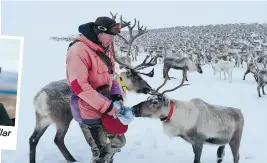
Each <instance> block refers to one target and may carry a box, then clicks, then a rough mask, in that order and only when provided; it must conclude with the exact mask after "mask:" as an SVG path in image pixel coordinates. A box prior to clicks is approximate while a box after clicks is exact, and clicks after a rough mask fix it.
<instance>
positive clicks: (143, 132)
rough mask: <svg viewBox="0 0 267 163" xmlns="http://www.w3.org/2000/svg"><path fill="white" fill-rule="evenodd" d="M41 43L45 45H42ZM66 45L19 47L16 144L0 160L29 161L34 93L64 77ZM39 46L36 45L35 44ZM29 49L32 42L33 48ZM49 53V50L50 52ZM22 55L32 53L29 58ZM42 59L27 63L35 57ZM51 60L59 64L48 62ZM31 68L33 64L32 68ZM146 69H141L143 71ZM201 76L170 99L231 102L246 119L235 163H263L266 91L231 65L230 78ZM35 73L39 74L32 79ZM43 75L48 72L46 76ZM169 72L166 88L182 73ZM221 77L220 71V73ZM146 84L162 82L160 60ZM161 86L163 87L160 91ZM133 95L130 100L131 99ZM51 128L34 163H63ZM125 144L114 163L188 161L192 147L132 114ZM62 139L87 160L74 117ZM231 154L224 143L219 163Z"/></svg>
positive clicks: (212, 156) (208, 161) (207, 154)
mask: <svg viewBox="0 0 267 163" xmlns="http://www.w3.org/2000/svg"><path fill="white" fill-rule="evenodd" d="M43 45H47V46H45V47H46V48H44V46H43ZM67 45H68V43H58V42H52V41H47V44H46V43H43V44H42V45H40V44H39V45H38V44H37V43H36V45H35V48H32V49H27V48H25V51H24V54H25V56H24V59H23V71H22V87H21V94H22V96H21V100H20V101H21V103H20V110H19V122H18V123H19V124H18V141H17V142H18V143H17V150H16V151H2V163H17V162H21V163H25V162H29V137H30V135H31V134H32V132H33V128H34V125H35V115H34V110H35V109H34V107H33V97H34V95H35V93H36V92H37V91H38V90H39V89H41V87H42V86H44V85H46V84H47V83H49V82H51V81H53V80H60V79H63V78H64V77H65V54H66V49H67ZM38 46H39V47H38ZM32 47H33V46H32ZM38 48H42V50H41V51H39V52H38V53H39V54H38V56H37V55H36V56H35V57H34V55H33V53H35V52H36V51H35V50H36V49H38ZM52 52H53V53H52ZM27 53H32V55H31V57H30V56H29V55H27ZM37 58H38V59H39V60H41V61H42V62H32V60H34V59H37ZM51 62H55V63H58V64H55V63H54V64H51ZM34 67H37V68H38V71H37V69H35V68H34ZM149 70H151V68H147V69H146V70H143V71H145V72H148V71H149ZM203 71H204V73H203V74H198V73H197V72H194V73H188V80H189V82H188V83H190V86H185V87H182V88H180V89H179V90H176V91H175V92H170V93H168V96H170V97H171V98H175V99H179V100H189V99H191V98H201V99H203V100H205V101H206V102H209V103H212V104H218V105H226V106H233V107H237V108H240V109H242V112H243V114H244V117H245V128H244V133H243V139H242V143H241V148H240V163H264V162H267V157H266V156H265V153H266V152H265V150H266V149H265V147H266V146H267V140H266V134H267V125H266V124H267V118H266V116H267V95H266V96H263V97H262V98H259V97H258V95H257V90H256V82H255V81H254V79H253V76H252V75H251V74H248V75H247V78H246V80H245V81H243V80H242V78H243V74H244V72H245V68H235V69H234V72H233V82H232V83H229V82H228V80H220V79H219V75H217V76H213V72H212V69H211V66H210V65H205V66H204V67H203ZM37 73H41V75H38V78H36V77H35V75H36V74H37ZM46 73H50V74H49V75H46ZM170 75H171V76H175V77H177V79H173V80H171V81H169V82H168V83H167V84H166V86H165V87H164V88H165V89H166V88H172V87H174V86H176V85H177V84H179V83H180V79H181V77H182V76H181V75H182V73H181V71H177V70H171V71H170ZM222 77H223V75H222ZM144 78H145V79H146V80H147V81H148V83H149V84H150V85H151V86H153V87H156V86H158V85H160V84H161V83H162V82H163V78H162V64H158V65H156V66H155V77H153V78H149V77H146V76H144ZM164 88H163V89H164ZM146 97H147V95H136V94H134V93H129V95H128V98H127V99H126V101H125V105H126V106H132V105H134V104H136V103H139V102H140V101H142V100H144V99H145V98H146ZM133 99H134V100H133ZM55 132H56V130H55V127H54V126H50V127H49V128H48V129H47V131H46V132H45V133H44V135H43V137H42V138H41V139H40V141H39V144H38V146H37V155H36V160H37V163H50V162H51V163H55V162H60V163H63V162H66V161H65V159H64V157H63V156H62V154H61V153H60V151H59V149H58V148H57V146H56V145H55V144H54V136H55ZM126 139H127V144H126V146H125V147H124V148H123V149H122V151H121V152H120V153H118V154H116V156H115V162H116V163H137V162H138V163H148V162H154V163H162V162H166V163H177V162H181V163H192V162H193V157H194V154H193V150H192V147H191V145H190V144H188V143H186V142H185V141H184V140H183V139H181V138H172V139H170V138H169V137H167V136H166V135H164V134H163V130H162V125H161V122H160V121H159V120H152V119H144V118H135V119H134V121H133V122H132V123H131V124H130V126H129V130H128V132H127V133H126ZM65 143H66V146H67V148H68V149H69V151H70V153H71V154H72V155H73V156H74V157H75V158H76V159H77V160H78V161H79V162H83V163H88V162H89V160H90V158H91V151H90V148H89V146H88V145H87V143H86V141H85V139H84V137H83V134H82V132H81V130H80V128H79V126H78V124H77V123H76V122H75V121H74V120H73V121H72V122H71V125H70V128H69V130H68V133H67V135H66V137H65ZM216 151H217V146H211V145H205V146H204V148H203V153H202V158H201V161H202V162H203V163H214V162H216ZM232 162H233V161H232V153H231V150H230V148H229V146H227V148H226V155H225V158H224V161H223V163H232Z"/></svg>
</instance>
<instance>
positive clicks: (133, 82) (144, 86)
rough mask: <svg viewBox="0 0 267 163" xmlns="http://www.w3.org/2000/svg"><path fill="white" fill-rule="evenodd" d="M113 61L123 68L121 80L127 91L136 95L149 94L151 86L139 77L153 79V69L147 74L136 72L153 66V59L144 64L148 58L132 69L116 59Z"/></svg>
mask: <svg viewBox="0 0 267 163" xmlns="http://www.w3.org/2000/svg"><path fill="white" fill-rule="evenodd" d="M114 58H115V61H116V62H117V63H119V64H120V65H121V66H123V67H124V68H125V70H126V71H124V72H121V78H122V80H123V81H124V83H125V86H126V87H127V88H128V90H129V91H134V92H136V93H144V94H147V93H149V92H150V91H151V90H152V88H151V86H150V85H149V84H148V83H147V82H146V81H145V80H144V79H143V78H142V77H141V75H140V74H143V75H146V76H149V77H153V76H154V68H153V69H152V70H151V71H150V72H149V73H142V72H140V71H138V70H141V69H144V68H147V67H150V66H154V65H155V63H152V61H153V60H155V58H152V59H151V60H150V61H149V62H148V63H146V61H147V59H148V58H149V56H147V57H146V59H145V60H144V61H143V62H142V63H141V64H139V65H137V66H135V67H134V68H132V67H130V66H129V65H127V64H125V63H122V62H121V61H119V60H118V59H117V58H116V57H114Z"/></svg>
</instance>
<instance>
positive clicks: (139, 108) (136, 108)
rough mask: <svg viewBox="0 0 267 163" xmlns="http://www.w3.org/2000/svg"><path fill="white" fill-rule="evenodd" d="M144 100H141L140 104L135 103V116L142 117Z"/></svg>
mask: <svg viewBox="0 0 267 163" xmlns="http://www.w3.org/2000/svg"><path fill="white" fill-rule="evenodd" d="M143 103H144V102H141V103H139V104H136V105H134V106H133V107H132V108H133V110H132V111H133V115H134V116H135V117H141V108H142V105H143Z"/></svg>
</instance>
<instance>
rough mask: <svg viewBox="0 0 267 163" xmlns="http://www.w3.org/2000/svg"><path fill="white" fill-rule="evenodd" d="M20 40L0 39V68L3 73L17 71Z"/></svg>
mask: <svg viewBox="0 0 267 163" xmlns="http://www.w3.org/2000/svg"><path fill="white" fill-rule="evenodd" d="M19 57H20V40H14V39H4V38H0V67H2V70H3V71H15V72H18V69H19Z"/></svg>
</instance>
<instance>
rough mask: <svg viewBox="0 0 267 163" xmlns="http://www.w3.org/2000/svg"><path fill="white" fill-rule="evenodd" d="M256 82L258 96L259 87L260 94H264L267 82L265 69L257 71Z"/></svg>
mask: <svg viewBox="0 0 267 163" xmlns="http://www.w3.org/2000/svg"><path fill="white" fill-rule="evenodd" d="M257 83H258V87H257V91H258V95H259V97H261V93H260V88H262V94H264V95H265V91H264V86H265V85H266V84H267V70H266V69H264V70H260V71H259V73H258V81H257Z"/></svg>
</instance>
